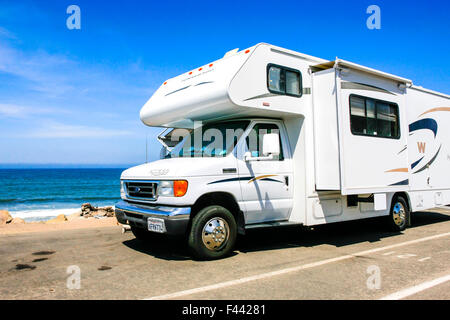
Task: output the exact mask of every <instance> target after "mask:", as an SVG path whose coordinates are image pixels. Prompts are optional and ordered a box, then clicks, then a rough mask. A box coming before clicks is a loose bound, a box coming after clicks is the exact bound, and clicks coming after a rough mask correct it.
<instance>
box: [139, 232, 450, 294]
mask: <svg viewBox="0 0 450 320" xmlns="http://www.w3.org/2000/svg"><path fill="white" fill-rule="evenodd" d="M447 236H450V232H447V233H441V234H437V235H434V236H429V237H425V238H420V239H415V240H410V241H406V242H401V243H397V244H392V245H389V246H385V247H380V248H375V249H370V250H365V251H360V252H357V253H353V254H348V255H344V256H340V257H336V258H331V259H326V260H321V261H317V262H313V263H308V264H304V265H301V266H297V267H291V268H286V269H281V270H277V271H272V272H267V273H262V274H258V275H254V276H249V277H245V278H241V279H236V280H230V281H225V282H221V283H217V284H212V285H208V286H204V287H199V288H193V289H189V290H183V291H178V292H174V293H169V294H164V295H160V296H154V297H150V298H146V299H144V300H167V299H173V298H179V297H183V296H187V295H191V294H196V293H200V292H205V291H210V290H215V289H220V288H225V287H231V286H234V285H238V284H243V283H247V282H251V281H255V280H261V279H266V278H270V277H274V276H279V275H282V274H286V273H290V272H295V271H300V270H305V269H310V268H314V267H318V266H322V265H325V264H328V263H333V262H337V261H342V260H346V259H350V258H354V257H356V256H362V255H368V254H371V253H375V252H379V251H383V250H387V249H392V248H398V247H402V246H407V245H410V244H415V243H419V242H424V241H429V240H434V239H438V238H442V237H447Z"/></svg>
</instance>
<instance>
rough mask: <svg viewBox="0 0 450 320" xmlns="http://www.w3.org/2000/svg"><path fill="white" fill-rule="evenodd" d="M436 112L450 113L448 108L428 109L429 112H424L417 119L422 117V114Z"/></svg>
mask: <svg viewBox="0 0 450 320" xmlns="http://www.w3.org/2000/svg"><path fill="white" fill-rule="evenodd" d="M436 111H450V107H438V108H433V109H430V110H427V111H425V112H424V113H422V114H421V115H420V116H419V117H421V116H423V115H424V114H427V113H432V112H436Z"/></svg>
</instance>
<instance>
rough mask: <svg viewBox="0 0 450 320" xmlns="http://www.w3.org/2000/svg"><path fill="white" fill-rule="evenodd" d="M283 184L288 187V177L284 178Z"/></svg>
mask: <svg viewBox="0 0 450 320" xmlns="http://www.w3.org/2000/svg"><path fill="white" fill-rule="evenodd" d="M284 183H286V185H287V186H289V176H284Z"/></svg>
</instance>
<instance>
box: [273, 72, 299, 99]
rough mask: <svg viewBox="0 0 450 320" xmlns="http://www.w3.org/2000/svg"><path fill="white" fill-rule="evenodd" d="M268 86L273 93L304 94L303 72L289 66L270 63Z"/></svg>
mask: <svg viewBox="0 0 450 320" xmlns="http://www.w3.org/2000/svg"><path fill="white" fill-rule="evenodd" d="M267 87H268V89H269V91H270V92H273V93H278V94H285V95H289V96H295V97H300V96H301V95H302V78H301V73H300V71H298V70H294V69H290V68H287V67H282V66H276V65H269V66H268V68H267Z"/></svg>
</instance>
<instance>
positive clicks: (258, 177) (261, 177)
mask: <svg viewBox="0 0 450 320" xmlns="http://www.w3.org/2000/svg"><path fill="white" fill-rule="evenodd" d="M276 176H277V174H266V175H264V176H257V177H254V178H253V179H251V180H249V182H248V183H250V182H255V181H256V180H259V179H264V178H269V177H276Z"/></svg>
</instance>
